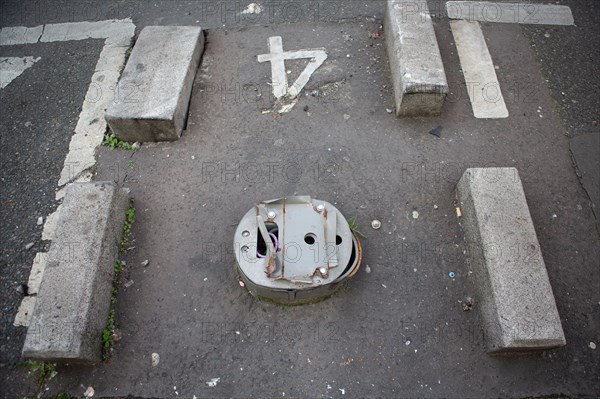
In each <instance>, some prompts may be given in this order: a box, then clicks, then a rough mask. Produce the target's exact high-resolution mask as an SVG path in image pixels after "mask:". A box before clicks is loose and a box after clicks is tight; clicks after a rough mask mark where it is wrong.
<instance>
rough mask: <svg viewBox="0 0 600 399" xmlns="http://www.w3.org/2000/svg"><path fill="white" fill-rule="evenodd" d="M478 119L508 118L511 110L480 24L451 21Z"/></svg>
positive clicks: (474, 111) (468, 89)
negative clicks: (506, 102)
mask: <svg viewBox="0 0 600 399" xmlns="http://www.w3.org/2000/svg"><path fill="white" fill-rule="evenodd" d="M450 27H451V28H452V35H453V36H454V41H455V42H456V49H457V51H458V56H459V58H460V64H461V67H462V70H463V75H464V77H465V83H466V85H467V91H468V93H469V98H470V99H471V106H472V108H473V114H474V115H475V117H476V118H489V119H499V118H507V117H508V110H507V109H506V104H505V103H504V98H503V97H502V91H501V90H500V83H499V82H498V77H497V76H496V70H495V68H494V63H493V62H492V57H491V55H490V52H489V50H488V47H487V44H486V42H485V38H484V37H483V32H482V31H481V27H480V26H479V22H469V21H464V20H456V21H450Z"/></svg>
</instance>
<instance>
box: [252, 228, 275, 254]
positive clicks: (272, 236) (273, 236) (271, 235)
mask: <svg viewBox="0 0 600 399" xmlns="http://www.w3.org/2000/svg"><path fill="white" fill-rule="evenodd" d="M269 236H270V237H271V238H272V239H273V241H275V243H274V244H275V252H277V249H278V248H279V241H278V240H277V236H276V235H275V234H273V233H269ZM256 257H257V258H258V259H264V258H266V256H265V255H261V254H260V253H259V252H258V251H256Z"/></svg>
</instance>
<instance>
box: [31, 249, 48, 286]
mask: <svg viewBox="0 0 600 399" xmlns="http://www.w3.org/2000/svg"><path fill="white" fill-rule="evenodd" d="M47 257H48V254H47V253H46V252H38V253H37V254H35V258H33V265H32V267H31V273H29V281H28V282H27V288H28V290H27V292H28V293H29V295H37V293H38V291H39V290H40V284H41V283H42V276H43V275H44V270H45V269H46V260H47Z"/></svg>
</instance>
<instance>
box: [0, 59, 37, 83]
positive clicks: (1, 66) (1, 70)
mask: <svg viewBox="0 0 600 399" xmlns="http://www.w3.org/2000/svg"><path fill="white" fill-rule="evenodd" d="M40 59H41V58H40V57H37V58H33V57H0V89H4V88H5V87H6V86H8V84H9V83H10V82H12V81H13V80H14V79H16V78H17V77H18V76H19V75H21V74H22V73H23V72H25V71H26V70H27V69H29V68H31V67H32V66H33V64H35V63H36V62H38V61H39V60H40Z"/></svg>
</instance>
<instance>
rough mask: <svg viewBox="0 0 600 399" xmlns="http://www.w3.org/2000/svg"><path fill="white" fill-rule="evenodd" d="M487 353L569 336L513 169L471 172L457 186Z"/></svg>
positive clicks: (557, 342)
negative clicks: (557, 307)
mask: <svg viewBox="0 0 600 399" xmlns="http://www.w3.org/2000/svg"><path fill="white" fill-rule="evenodd" d="M457 197H458V200H459V202H460V206H461V208H462V215H463V225H464V229H465V235H466V238H467V241H468V245H469V251H470V256H471V260H472V261H473V269H474V272H475V279H476V282H477V286H478V290H479V293H478V298H479V299H478V302H479V308H480V312H481V318H482V320H483V322H484V330H485V337H486V345H487V350H488V352H492V353H494V352H516V351H530V350H544V349H550V348H556V347H560V346H564V345H565V344H566V342H565V336H564V333H563V330H562V325H561V321H560V316H559V314H558V310H557V309H556V303H555V301H554V294H553V293H552V287H551V286H550V281H549V280H548V273H547V271H546V265H545V264H544V259H543V258H542V252H541V250H540V245H539V242H538V239H537V236H536V233H535V229H534V227H533V222H532V220H531V215H530V214H529V208H528V206H527V201H526V199H525V193H524V192H523V186H522V185H521V180H520V178H519V173H518V171H517V169H515V168H472V169H467V170H466V171H465V173H464V174H463V176H462V177H461V179H460V181H459V182H458V185H457Z"/></svg>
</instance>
